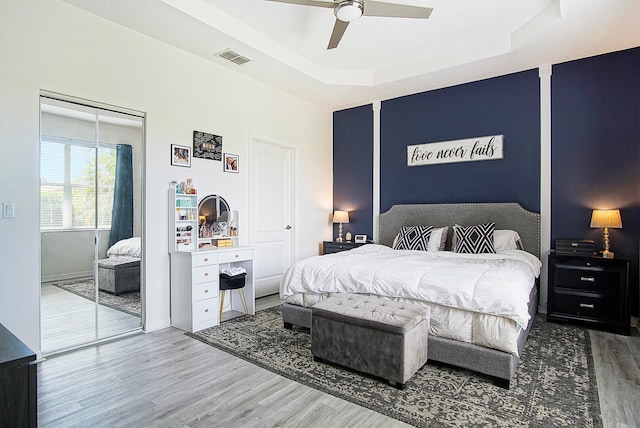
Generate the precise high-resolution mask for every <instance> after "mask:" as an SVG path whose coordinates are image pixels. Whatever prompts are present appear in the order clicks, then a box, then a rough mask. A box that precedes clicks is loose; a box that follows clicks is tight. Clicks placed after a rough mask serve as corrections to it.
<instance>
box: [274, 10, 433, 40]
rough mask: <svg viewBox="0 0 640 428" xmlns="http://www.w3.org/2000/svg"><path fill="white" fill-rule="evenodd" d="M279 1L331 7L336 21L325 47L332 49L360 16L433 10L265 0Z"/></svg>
mask: <svg viewBox="0 0 640 428" xmlns="http://www.w3.org/2000/svg"><path fill="white" fill-rule="evenodd" d="M267 1H276V2H279V3H289V4H299V5H302V6H314V7H324V8H332V9H333V13H334V15H335V16H336V23H335V24H334V26H333V32H332V33H331V38H330V39H329V45H328V46H327V49H334V48H336V47H337V46H338V43H340V39H342V36H343V35H344V32H345V30H346V29H347V27H348V26H349V23H350V22H351V21H355V20H356V19H358V18H360V17H361V16H384V17H390V18H420V19H427V18H429V15H431V12H432V11H433V9H432V8H430V7H421V6H409V5H403V4H394V3H383V2H379V1H373V0H334V1H322V0H267Z"/></svg>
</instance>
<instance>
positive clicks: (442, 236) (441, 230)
mask: <svg viewBox="0 0 640 428" xmlns="http://www.w3.org/2000/svg"><path fill="white" fill-rule="evenodd" d="M448 230H449V227H448V226H445V227H434V228H433V230H432V231H431V236H429V245H428V246H427V251H442V250H444V247H445V245H446V244H447V231H448Z"/></svg>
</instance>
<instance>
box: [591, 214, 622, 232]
mask: <svg viewBox="0 0 640 428" xmlns="http://www.w3.org/2000/svg"><path fill="white" fill-rule="evenodd" d="M591 227H592V228H594V229H595V228H602V227H609V228H612V229H622V218H620V210H593V213H592V214H591Z"/></svg>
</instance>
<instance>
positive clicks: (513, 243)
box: [493, 229, 524, 251]
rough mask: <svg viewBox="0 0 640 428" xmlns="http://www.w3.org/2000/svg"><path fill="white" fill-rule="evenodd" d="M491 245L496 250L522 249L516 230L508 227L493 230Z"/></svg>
mask: <svg viewBox="0 0 640 428" xmlns="http://www.w3.org/2000/svg"><path fill="white" fill-rule="evenodd" d="M493 247H494V249H495V250H496V251H504V250H523V249H524V247H523V246H522V241H521V240H520V235H518V232H516V231H515V230H508V229H497V230H495V231H494V232H493Z"/></svg>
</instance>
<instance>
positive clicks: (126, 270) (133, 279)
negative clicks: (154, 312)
mask: <svg viewBox="0 0 640 428" xmlns="http://www.w3.org/2000/svg"><path fill="white" fill-rule="evenodd" d="M98 288H99V289H100V290H102V291H108V292H109V293H113V294H115V295H118V294H121V293H128V292H130V291H140V259H139V258H137V257H128V256H117V257H109V258H108V259H102V260H98Z"/></svg>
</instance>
